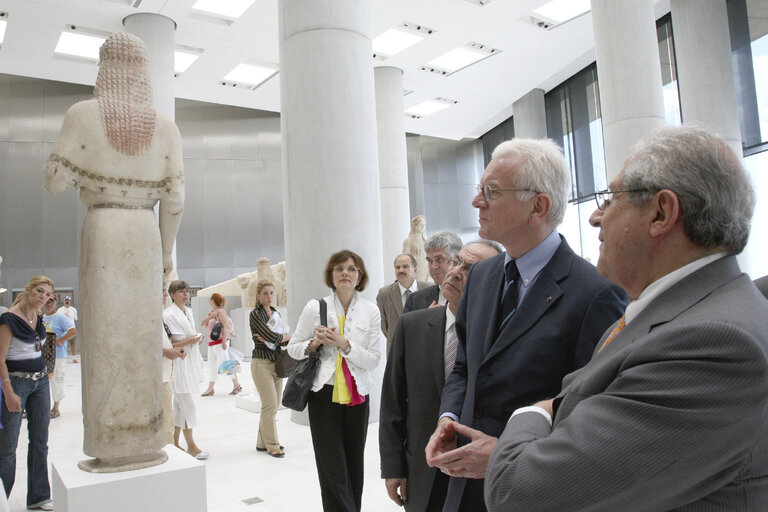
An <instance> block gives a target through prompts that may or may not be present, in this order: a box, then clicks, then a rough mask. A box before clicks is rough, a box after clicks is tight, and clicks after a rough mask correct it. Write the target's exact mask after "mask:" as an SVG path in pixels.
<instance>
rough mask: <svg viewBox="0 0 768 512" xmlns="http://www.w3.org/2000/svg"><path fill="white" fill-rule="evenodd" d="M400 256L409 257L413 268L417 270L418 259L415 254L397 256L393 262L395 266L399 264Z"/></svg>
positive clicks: (405, 253)
mask: <svg viewBox="0 0 768 512" xmlns="http://www.w3.org/2000/svg"><path fill="white" fill-rule="evenodd" d="M400 256H408V257H410V258H411V265H413V268H416V266H417V263H416V257H415V256H414V255H413V254H409V253H407V252H404V253H402V254H398V255H397V256H395V259H394V261H393V262H392V264H393V265H395V264H397V258H399V257H400Z"/></svg>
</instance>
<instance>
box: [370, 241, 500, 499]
mask: <svg viewBox="0 0 768 512" xmlns="http://www.w3.org/2000/svg"><path fill="white" fill-rule="evenodd" d="M499 252H500V249H499V247H498V246H496V245H494V244H493V243H492V242H486V241H482V242H472V243H470V244H467V245H466V246H465V247H464V248H463V249H462V250H461V251H459V254H458V257H457V259H458V260H459V263H458V265H456V266H455V267H453V268H452V269H451V270H450V271H448V274H446V276H445V279H444V280H443V292H444V294H445V297H446V299H447V301H448V302H447V306H438V307H434V308H428V309H420V310H417V311H412V312H410V313H407V314H405V315H403V316H401V317H400V321H399V322H398V323H397V329H396V330H395V336H394V339H393V341H392V350H391V351H390V353H389V357H388V358H387V367H386V370H385V372H384V382H383V385H382V390H381V414H380V416H379V453H380V454H381V477H382V478H385V479H386V480H385V485H386V487H387V492H388V493H389V497H390V498H392V500H393V501H394V502H395V503H397V504H398V505H403V504H405V509H406V510H407V511H408V512H440V511H442V510H443V502H444V501H445V491H446V488H447V487H448V477H447V476H446V475H444V474H442V473H441V472H440V471H438V470H436V469H434V468H430V467H428V466H427V461H426V459H425V458H424V447H425V446H426V445H427V441H428V440H429V435H430V434H431V433H432V429H433V428H434V426H435V423H436V422H437V412H438V409H439V407H440V393H441V392H442V390H443V383H444V382H445V375H446V374H448V373H450V372H451V370H452V369H453V365H454V363H455V361H456V348H457V342H458V339H457V338H456V329H455V315H456V311H457V310H458V307H459V300H460V299H461V295H462V293H463V292H464V282H465V280H466V277H467V273H468V272H469V268H470V267H471V266H472V265H473V264H474V263H476V262H478V261H480V260H484V259H486V258H490V257H492V256H495V255H497V254H499Z"/></svg>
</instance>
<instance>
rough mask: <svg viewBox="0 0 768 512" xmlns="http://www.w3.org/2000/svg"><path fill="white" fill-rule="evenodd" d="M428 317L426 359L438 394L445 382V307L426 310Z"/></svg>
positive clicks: (425, 335)
mask: <svg viewBox="0 0 768 512" xmlns="http://www.w3.org/2000/svg"><path fill="white" fill-rule="evenodd" d="M427 311H429V312H430V317H429V319H428V320H427V322H426V324H427V327H426V329H425V332H424V339H425V347H424V348H425V349H426V351H427V361H428V364H429V368H430V370H431V372H432V377H433V378H434V381H435V388H436V389H437V392H438V394H439V393H440V392H441V391H442V389H443V385H444V384H445V328H446V325H445V307H440V308H433V309H429V310H427Z"/></svg>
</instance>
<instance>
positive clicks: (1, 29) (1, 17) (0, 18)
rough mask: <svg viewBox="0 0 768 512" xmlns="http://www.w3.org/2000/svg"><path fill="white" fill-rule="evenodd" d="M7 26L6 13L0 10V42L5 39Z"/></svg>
mask: <svg viewBox="0 0 768 512" xmlns="http://www.w3.org/2000/svg"><path fill="white" fill-rule="evenodd" d="M7 26H8V13H7V12H0V44H3V41H5V29H6V27H7Z"/></svg>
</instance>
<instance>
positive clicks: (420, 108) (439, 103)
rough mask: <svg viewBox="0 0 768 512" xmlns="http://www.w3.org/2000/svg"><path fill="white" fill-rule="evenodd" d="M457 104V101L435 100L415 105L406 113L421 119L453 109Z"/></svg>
mask: <svg viewBox="0 0 768 512" xmlns="http://www.w3.org/2000/svg"><path fill="white" fill-rule="evenodd" d="M457 103H458V101H456V100H449V99H447V98H435V99H433V100H427V101H423V102H421V103H419V104H417V105H414V106H412V107H411V108H409V109H407V110H406V111H405V113H406V114H407V115H409V116H411V117H413V118H414V119H419V118H421V117H424V116H429V115H432V114H434V113H437V112H440V111H441V110H445V109H446V108H448V107H451V106H453V105H455V104H457Z"/></svg>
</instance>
